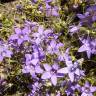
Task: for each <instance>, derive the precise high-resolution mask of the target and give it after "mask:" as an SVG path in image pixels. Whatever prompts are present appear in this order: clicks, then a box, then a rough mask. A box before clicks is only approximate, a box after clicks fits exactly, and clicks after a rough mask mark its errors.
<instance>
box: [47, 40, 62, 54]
mask: <svg viewBox="0 0 96 96" xmlns="http://www.w3.org/2000/svg"><path fill="white" fill-rule="evenodd" d="M62 46H64V45H63V44H62V43H60V42H59V43H57V42H56V40H51V41H50V43H49V45H48V47H47V52H48V53H49V54H58V53H59V48H60V47H62Z"/></svg>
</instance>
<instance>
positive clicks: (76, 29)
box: [69, 24, 81, 35]
mask: <svg viewBox="0 0 96 96" xmlns="http://www.w3.org/2000/svg"><path fill="white" fill-rule="evenodd" d="M80 26H81V25H80V24H79V25H77V26H76V25H72V26H70V27H69V33H70V34H71V35H73V34H74V33H77V32H78V31H79V29H80Z"/></svg>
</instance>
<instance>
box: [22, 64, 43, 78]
mask: <svg viewBox="0 0 96 96" xmlns="http://www.w3.org/2000/svg"><path fill="white" fill-rule="evenodd" d="M22 73H30V75H31V76H32V77H36V74H42V73H43V69H42V68H41V66H40V65H39V64H38V65H35V66H33V65H31V64H30V65H29V64H28V65H23V68H22Z"/></svg>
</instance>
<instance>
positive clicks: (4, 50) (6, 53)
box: [0, 42, 13, 61]
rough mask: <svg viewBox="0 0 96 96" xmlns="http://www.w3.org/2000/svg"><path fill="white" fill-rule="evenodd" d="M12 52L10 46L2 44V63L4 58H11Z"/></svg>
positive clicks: (0, 45) (0, 43)
mask: <svg viewBox="0 0 96 96" xmlns="http://www.w3.org/2000/svg"><path fill="white" fill-rule="evenodd" d="M12 54H13V53H12V51H11V50H9V46H8V45H7V44H4V43H2V42H0V61H2V60H3V59H4V57H9V58H10V57H11V55H12Z"/></svg>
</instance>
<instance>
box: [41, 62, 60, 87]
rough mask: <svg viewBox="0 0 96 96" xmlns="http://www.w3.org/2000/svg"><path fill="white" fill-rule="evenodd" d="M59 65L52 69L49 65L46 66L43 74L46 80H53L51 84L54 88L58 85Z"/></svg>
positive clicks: (53, 66)
mask: <svg viewBox="0 0 96 96" xmlns="http://www.w3.org/2000/svg"><path fill="white" fill-rule="evenodd" d="M58 68H59V67H58V65H57V64H54V65H52V67H51V66H50V65H48V64H44V69H45V71H44V73H43V74H42V76H41V78H42V79H44V80H46V79H51V82H52V84H53V85H54V86H56V84H57V70H58Z"/></svg>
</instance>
